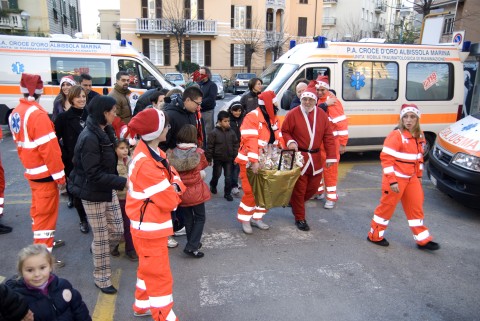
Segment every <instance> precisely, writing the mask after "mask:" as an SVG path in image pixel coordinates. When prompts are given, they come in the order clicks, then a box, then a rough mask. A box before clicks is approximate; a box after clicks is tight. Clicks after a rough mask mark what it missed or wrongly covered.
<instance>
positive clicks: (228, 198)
mask: <svg viewBox="0 0 480 321" xmlns="http://www.w3.org/2000/svg"><path fill="white" fill-rule="evenodd" d="M224 197H225V198H226V199H227V201H229V202H231V201H233V196H232V195H225V196H224Z"/></svg>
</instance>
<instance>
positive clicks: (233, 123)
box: [228, 102, 244, 195]
mask: <svg viewBox="0 0 480 321" xmlns="http://www.w3.org/2000/svg"><path fill="white" fill-rule="evenodd" d="M228 112H229V113H230V128H232V129H233V131H234V132H235V134H236V135H237V139H238V141H240V138H241V134H240V125H242V121H243V116H244V114H243V106H242V104H240V103H239V102H237V103H234V104H233V105H232V106H230V108H229V109H228ZM239 174H240V166H238V164H237V163H235V162H233V164H232V180H231V181H232V194H233V195H238V194H239V193H240V191H239V189H240V188H241V186H240V184H239V181H238V175H239Z"/></svg>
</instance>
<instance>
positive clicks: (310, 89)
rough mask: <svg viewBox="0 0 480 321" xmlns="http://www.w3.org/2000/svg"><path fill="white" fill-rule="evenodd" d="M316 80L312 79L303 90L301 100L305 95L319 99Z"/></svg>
mask: <svg viewBox="0 0 480 321" xmlns="http://www.w3.org/2000/svg"><path fill="white" fill-rule="evenodd" d="M315 86H316V81H314V80H312V81H310V83H309V84H308V86H307V88H306V89H305V90H304V91H303V93H302V94H301V95H300V100H301V99H302V98H304V97H308V98H312V99H315V101H317V98H318V97H317V91H316V87H315Z"/></svg>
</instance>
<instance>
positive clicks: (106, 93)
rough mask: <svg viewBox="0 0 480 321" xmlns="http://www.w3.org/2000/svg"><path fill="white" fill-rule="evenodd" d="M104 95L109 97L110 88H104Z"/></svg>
mask: <svg viewBox="0 0 480 321" xmlns="http://www.w3.org/2000/svg"><path fill="white" fill-rule="evenodd" d="M103 94H104V95H108V88H107V87H103Z"/></svg>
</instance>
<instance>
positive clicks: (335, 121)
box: [331, 115, 347, 124]
mask: <svg viewBox="0 0 480 321" xmlns="http://www.w3.org/2000/svg"><path fill="white" fill-rule="evenodd" d="M345 119H347V116H345V115H342V116H338V117H335V118H333V119H332V120H331V121H332V123H334V124H336V123H338V122H340V121H342V120H345Z"/></svg>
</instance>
